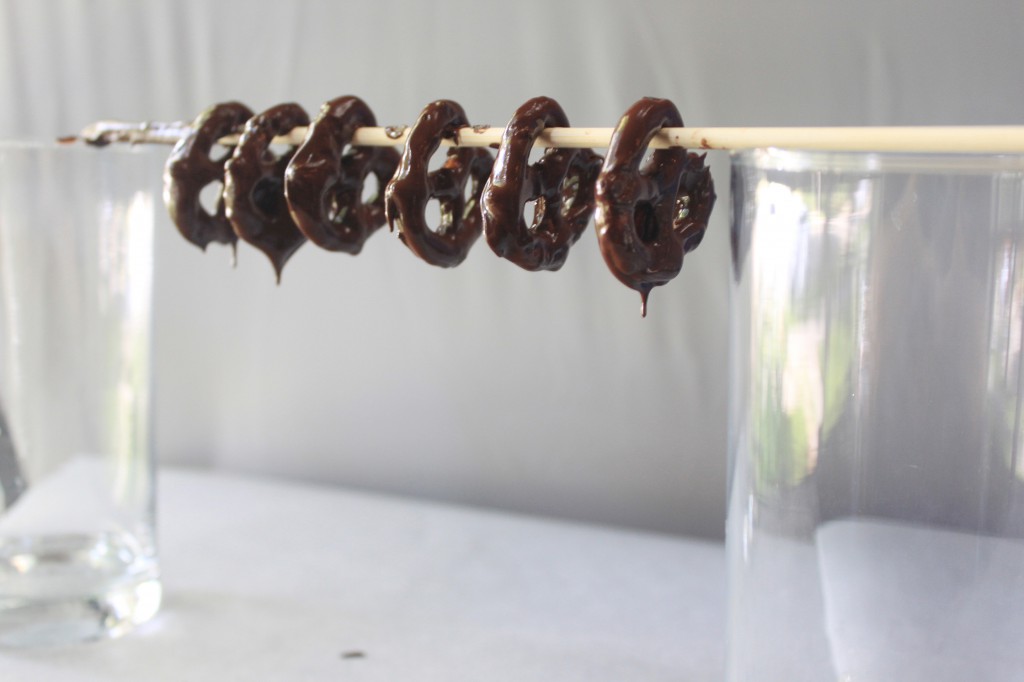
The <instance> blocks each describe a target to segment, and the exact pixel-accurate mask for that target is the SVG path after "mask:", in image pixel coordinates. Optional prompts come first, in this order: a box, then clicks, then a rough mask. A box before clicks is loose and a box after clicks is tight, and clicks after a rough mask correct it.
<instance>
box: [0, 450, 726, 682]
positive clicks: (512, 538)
mask: <svg viewBox="0 0 1024 682" xmlns="http://www.w3.org/2000/svg"><path fill="white" fill-rule="evenodd" d="M160 532H161V554H162V567H163V576H164V586H165V598H164V607H163V609H162V611H161V613H160V615H159V616H158V617H157V619H156V620H155V621H154V622H152V623H150V624H148V625H146V626H145V627H143V628H142V629H141V630H139V631H137V632H135V633H133V634H131V635H129V636H127V637H125V638H122V639H119V640H113V641H106V642H100V643H93V644H86V645H76V646H70V647H66V648H60V649H40V650H30V651H4V652H0V679H2V680H46V681H47V682H51V681H53V682H57V681H60V680H68V681H72V680H73V681H79V680H104V681H116V680H132V681H136V680H175V681H179V680H246V681H250V680H354V681H356V682H364V681H377V680H379V681H382V682H383V681H387V682H399V681H412V680H415V681H423V682H430V681H433V680H437V681H438V682H441V681H443V682H457V681H460V680H466V681H473V682H479V681H481V680H487V681H488V682H500V681H503V680H508V681H510V682H512V681H514V682H523V681H524V680H558V681H559V682H566V681H571V680H581V681H582V680H586V681H587V682H599V681H601V680H616V681H621V680H643V681H644V682H656V681H658V680H673V681H676V680H720V679H721V678H722V669H723V660H724V633H725V626H724V623H725V597H724V595H725V559H724V551H723V549H722V547H721V545H716V544H711V543H703V542H699V541H690V540H684V539H680V538H674V537H667V536H658V535H650V534H640V533H632V532H626V531H621V530H615V529H607V528H600V527H593V526H585V525H579V524H571V523H565V522H558V521H551V520H546V519H539V518H526V517H521V516H514V515H510V514H502V513H495V512H490V511H480V510H473V509H466V508H458V507H452V506H445V505H440V504H432V503H424V502H418V501H410V500H403V499H398V498H391V497H386V496H380V495H371V494H365V493H357V492H352V491H348V490H339V489H336V488H323V487H314V486H308V485H296V484H290V483H279V482H271V481H266V480H259V479H252V478H243V477H238V476H227V475H220V474H210V473H199V472H188V471H173V470H172V471H165V472H164V473H163V474H162V475H161V477H160Z"/></svg>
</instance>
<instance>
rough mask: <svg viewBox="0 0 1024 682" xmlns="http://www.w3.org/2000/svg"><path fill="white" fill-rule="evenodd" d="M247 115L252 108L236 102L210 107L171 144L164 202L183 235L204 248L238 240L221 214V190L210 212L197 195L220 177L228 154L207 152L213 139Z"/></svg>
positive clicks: (234, 130)
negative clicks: (187, 131)
mask: <svg viewBox="0 0 1024 682" xmlns="http://www.w3.org/2000/svg"><path fill="white" fill-rule="evenodd" d="M251 117H252V111H250V110H249V108H248V107H247V106H245V105H244V104H239V103H238V102H226V103H224V104H217V105H214V106H212V107H210V108H209V109H207V110H206V111H204V112H203V113H201V114H199V116H198V117H196V120H195V122H193V124H192V131H191V132H190V133H189V134H188V135H186V136H185V137H183V138H182V139H181V140H179V141H178V143H177V144H176V145H175V146H174V150H173V151H172V152H171V155H170V157H169V158H168V159H167V165H166V166H165V167H164V203H165V204H166V206H167V211H168V213H170V215H171V220H172V221H173V222H174V225H175V226H176V227H177V228H178V231H179V232H181V234H182V236H183V237H185V239H187V240H188V241H190V242H192V243H193V244H195V245H196V246H198V247H199V248H201V249H203V250H204V251H205V250H206V247H207V246H208V245H209V244H210V243H211V242H217V243H220V244H231V245H232V246H234V245H235V243H236V242H237V241H238V236H237V235H236V234H235V231H234V230H233V229H232V227H231V223H230V222H228V219H227V216H226V215H225V211H224V195H223V192H222V193H221V194H220V196H219V197H218V199H217V211H216V213H214V214H212V215H211V214H210V213H209V212H208V211H207V210H206V209H205V208H204V207H203V205H202V204H201V203H200V201H199V195H200V193H201V192H202V191H203V188H205V187H206V186H207V185H209V184H210V183H213V182H221V181H222V180H223V178H224V164H225V162H226V161H227V159H228V156H230V154H228V155H225V156H224V158H221V159H213V158H212V157H211V156H210V152H211V151H212V150H213V147H214V146H215V145H216V144H217V140H219V139H220V138H222V137H224V136H225V135H231V134H234V133H237V132H238V131H239V130H241V128H242V126H243V125H244V124H245V122H246V121H247V120H248V119H249V118H251Z"/></svg>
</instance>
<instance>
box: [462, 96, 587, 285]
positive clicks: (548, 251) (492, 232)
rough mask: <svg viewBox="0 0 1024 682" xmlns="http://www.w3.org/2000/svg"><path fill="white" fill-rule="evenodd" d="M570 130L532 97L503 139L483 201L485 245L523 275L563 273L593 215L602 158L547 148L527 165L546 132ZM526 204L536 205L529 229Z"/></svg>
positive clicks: (552, 107) (551, 106)
mask: <svg viewBox="0 0 1024 682" xmlns="http://www.w3.org/2000/svg"><path fill="white" fill-rule="evenodd" d="M568 126H569V119H568V117H567V116H566V115H565V112H564V111H563V110H562V107H561V106H559V105H558V103H557V102H556V101H555V100H553V99H551V98H550V97H535V98H533V99H531V100H530V101H528V102H526V103H525V104H524V105H523V106H521V107H519V109H518V110H517V111H516V113H515V115H513V117H512V120H511V121H509V123H508V126H507V127H506V128H505V132H504V134H503V135H502V138H501V145H500V147H499V148H498V157H497V159H496V160H495V163H494V168H493V170H492V171H491V175H490V177H489V178H488V180H487V184H486V185H485V186H484V190H483V194H482V196H481V200H480V206H481V212H482V217H483V229H484V235H485V236H486V238H487V243H488V244H489V245H490V247H491V249H492V250H493V251H494V253H496V254H497V255H498V256H500V257H502V258H506V259H508V260H510V261H512V262H513V263H515V264H516V265H518V266H520V267H521V268H524V269H526V270H558V269H559V268H561V267H562V265H563V264H564V263H565V259H566V258H567V257H568V255H569V248H570V247H571V246H572V245H573V244H575V243H576V241H577V240H578V239H579V238H580V235H581V234H583V231H584V230H585V229H586V228H587V224H588V223H589V222H590V216H591V214H592V213H593V210H594V183H595V181H596V180H597V174H598V171H599V170H600V168H601V157H600V156H598V155H597V154H595V153H594V152H592V151H591V150H589V149H547V150H545V152H544V155H543V156H542V157H541V158H540V159H538V160H537V162H536V163H534V164H532V165H531V164H530V152H531V151H532V150H533V146H534V143H535V142H536V140H537V137H538V136H539V135H540V134H541V132H542V131H543V130H544V128H548V127H568ZM530 201H536V206H535V210H534V218H533V221H532V224H531V225H529V226H527V224H526V221H525V219H524V217H523V212H524V209H525V206H526V204H527V203H529V202H530Z"/></svg>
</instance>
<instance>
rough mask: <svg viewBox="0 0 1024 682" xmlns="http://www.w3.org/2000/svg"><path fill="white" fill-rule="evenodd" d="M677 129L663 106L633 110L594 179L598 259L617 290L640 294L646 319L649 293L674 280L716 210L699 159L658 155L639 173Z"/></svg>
mask: <svg viewBox="0 0 1024 682" xmlns="http://www.w3.org/2000/svg"><path fill="white" fill-rule="evenodd" d="M682 125H683V119H682V117H681V116H680V115H679V111H678V110H677V109H676V107H675V105H674V104H672V102H670V101H668V100H665V99H656V98H651V97H647V98H644V99H642V100H640V101H639V102H637V103H635V104H634V105H633V106H632V107H630V109H629V110H628V111H627V112H626V113H625V115H624V116H623V117H622V119H621V120H620V121H619V125H618V126H617V127H616V128H615V132H614V133H612V139H611V143H610V144H609V147H608V156H607V157H606V158H605V162H604V167H603V168H602V169H601V174H600V176H599V177H598V179H597V187H596V199H597V210H596V213H595V222H596V223H597V230H598V243H599V244H600V247H601V255H602V256H603V257H604V260H605V263H606V264H607V265H608V268H609V269H610V270H611V272H612V274H613V275H615V277H616V278H617V279H618V280H619V281H620V282H622V283H623V284H625V285H626V286H628V287H630V288H632V289H636V290H637V291H638V292H640V298H641V314H642V315H644V316H646V314H647V299H648V297H649V296H650V292H651V290H652V289H653V288H654V287H656V286H661V285H663V284H666V283H667V282H669V281H671V280H672V279H673V278H674V277H675V276H676V275H678V274H679V271H680V269H681V268H682V265H683V256H684V254H685V253H686V252H688V251H690V250H692V249H693V248H695V247H696V246H697V244H699V243H700V240H701V239H702V238H703V235H704V231H705V230H706V229H707V219H708V216H709V215H710V213H711V209H712V208H713V206H714V202H715V192H714V186H713V184H712V182H711V175H710V173H708V172H707V169H705V168H704V157H703V156H697V155H695V154H689V153H688V152H687V151H686V150H685V149H681V148H672V149H659V150H656V151H654V152H652V154H651V156H650V158H649V159H648V160H647V162H645V163H643V167H641V162H642V161H643V159H644V155H645V153H646V152H647V147H648V145H649V144H650V142H651V140H652V139H653V138H654V135H655V134H656V133H657V132H658V131H659V130H660V129H661V128H663V127H666V126H668V127H682Z"/></svg>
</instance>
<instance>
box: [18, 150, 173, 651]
mask: <svg viewBox="0 0 1024 682" xmlns="http://www.w3.org/2000/svg"><path fill="white" fill-rule="evenodd" d="M159 173H160V172H159V164H158V162H157V161H156V157H155V156H154V155H153V153H152V152H145V151H142V150H131V149H113V148H110V149H103V150H97V149H89V148H80V147H71V146H57V145H45V144H44V145H36V144H19V143H4V144H0V503H2V506H0V644H2V645H8V646H10V645H15V646H17V645H35V644H51V643H61V642H68V641H79V640H84V639H93V638H99V637H104V636H110V635H117V634H121V633H122V632H125V631H127V630H128V629H130V628H131V627H132V626H133V625H135V624H138V623H141V622H143V621H145V620H147V619H149V618H151V617H152V616H153V615H154V614H155V613H156V611H157V608H158V606H159V603H160V594H161V592H160V582H159V579H158V573H157V555H156V546H155V542H154V525H153V512H154V465H153V459H152V452H151V447H150V430H149V411H150V308H151V305H150V301H151V283H152V264H153V258H152V246H153V222H154V210H155V201H156V196H157V194H156V192H155V191H154V190H153V185H154V183H153V182H149V181H147V180H146V178H155V179H156V182H158V181H159V177H160V175H159Z"/></svg>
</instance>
